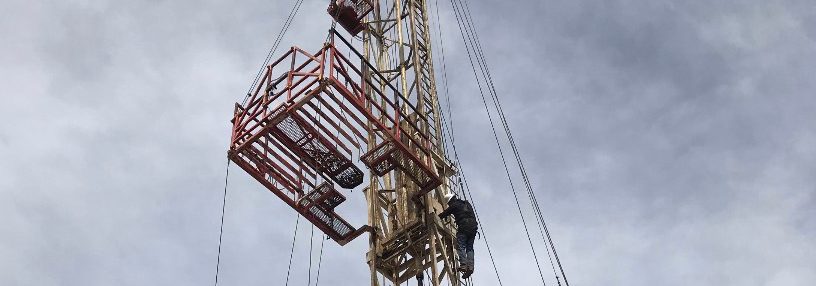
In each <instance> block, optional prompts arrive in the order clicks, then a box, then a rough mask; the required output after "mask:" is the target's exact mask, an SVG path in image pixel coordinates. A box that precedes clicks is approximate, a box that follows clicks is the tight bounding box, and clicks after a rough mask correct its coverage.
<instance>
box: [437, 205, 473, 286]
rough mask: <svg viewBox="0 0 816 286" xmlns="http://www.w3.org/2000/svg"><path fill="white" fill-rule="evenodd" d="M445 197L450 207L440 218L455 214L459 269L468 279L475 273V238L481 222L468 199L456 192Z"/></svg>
mask: <svg viewBox="0 0 816 286" xmlns="http://www.w3.org/2000/svg"><path fill="white" fill-rule="evenodd" d="M445 198H446V199H448V208H447V209H445V210H444V211H443V212H442V213H440V214H439V218H441V219H444V218H446V217H447V216H449V215H453V216H454V218H455V219H456V229H457V231H456V242H457V250H458V252H459V261H460V266H459V269H458V270H459V271H461V272H462V273H463V275H462V278H465V279H467V278H468V277H470V275H471V274H473V240H474V239H476V231H477V230H478V229H479V224H478V223H477V222H476V215H475V214H474V212H473V206H471V205H470V203H469V202H468V201H466V200H462V199H459V198H458V197H456V195H454V194H448V195H446V196H445Z"/></svg>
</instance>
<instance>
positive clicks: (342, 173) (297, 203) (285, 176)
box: [230, 32, 441, 244]
mask: <svg viewBox="0 0 816 286" xmlns="http://www.w3.org/2000/svg"><path fill="white" fill-rule="evenodd" d="M334 39H339V42H337V43H339V46H340V47H341V48H342V50H340V49H338V47H337V46H335V41H334ZM344 52H345V53H349V54H350V55H351V56H352V58H353V59H354V60H355V61H359V62H360V63H361V68H358V67H357V66H355V65H354V64H353V63H352V61H351V60H349V58H347V57H346V56H344ZM364 74H365V75H370V76H363V75H364ZM372 78H373V79H374V81H376V82H372ZM234 116H235V117H234V118H233V120H232V122H233V129H232V143H231V145H230V159H231V160H232V161H234V162H235V163H236V164H238V165H239V166H241V168H243V169H244V170H245V171H247V172H248V173H249V174H250V175H252V176H253V177H254V178H255V179H257V180H258V181H259V182H261V183H262V184H263V185H264V186H265V187H267V188H268V189H269V190H270V191H272V192H273V193H275V194H276V195H277V196H278V197H280V198H281V199H282V200H283V201H285V202H286V203H287V204H289V205H290V206H291V207H292V208H294V209H295V210H297V211H298V212H300V213H301V214H303V215H304V216H305V217H306V218H307V219H309V221H311V222H312V223H313V224H315V225H316V226H318V228H320V229H321V230H322V231H323V232H325V233H326V234H327V235H329V237H331V238H332V239H334V240H335V241H338V242H339V243H341V244H343V243H345V242H348V241H349V240H351V239H353V238H354V237H356V236H357V235H359V234H360V233H361V230H357V229H354V228H353V227H352V226H351V225H350V224H348V223H347V222H346V221H345V220H343V219H342V218H341V217H340V216H339V215H337V214H336V213H335V212H334V208H335V207H336V206H337V205H339V204H340V203H342V202H343V201H344V200H345V198H343V197H342V195H340V194H339V192H337V191H336V190H335V189H334V188H333V187H332V184H331V182H335V183H337V184H338V185H339V186H341V187H343V188H349V189H350V188H354V187H357V186H359V185H361V184H362V183H363V182H364V181H366V178H364V177H365V176H364V175H363V172H362V171H361V169H360V167H361V166H366V167H368V168H370V169H372V170H373V171H374V173H375V174H377V175H379V176H382V175H384V174H386V173H387V172H389V171H391V170H394V169H396V168H400V169H401V170H403V171H405V173H407V174H408V176H409V177H410V178H411V179H412V180H413V181H414V182H415V183H416V185H417V187H418V188H417V189H419V192H418V193H417V194H416V195H417V196H419V195H422V194H425V193H427V192H429V191H430V190H432V189H434V188H436V187H437V186H439V185H440V184H441V181H440V179H439V177H438V176H437V175H436V173H435V172H434V171H433V169H432V168H431V167H430V166H432V164H431V159H430V158H431V154H430V151H429V148H430V141H429V140H430V139H429V137H428V135H427V134H425V132H426V131H423V130H422V129H420V128H419V126H427V118H426V117H425V116H423V115H422V114H421V113H420V112H418V111H417V109H416V107H414V105H413V104H412V103H411V102H410V101H409V100H408V99H406V98H405V97H404V96H403V95H402V94H400V93H399V92H398V91H397V89H396V88H394V87H393V86H392V85H391V84H390V83H389V82H388V80H386V79H385V77H383V76H382V75H381V74H380V73H379V72H378V71H376V69H375V68H374V67H373V66H372V65H371V64H370V63H368V62H367V61H365V60H364V59H363V57H362V55H361V54H360V53H359V52H357V51H356V50H354V49H353V48H352V47H351V45H350V44H349V43H348V42H347V41H346V40H345V39H343V38H342V37H341V36H340V35H338V34H337V33H336V32H335V33H334V34H333V36H332V41H331V43H328V44H326V45H325V46H324V47H323V48H322V49H320V50H319V51H318V52H316V53H314V54H310V53H307V52H305V51H303V50H301V49H300V48H297V47H293V48H291V49H290V50H289V51H288V52H287V53H286V54H284V55H283V56H282V57H280V58H279V59H278V60H276V61H275V62H273V63H272V64H270V65H269V66H268V67H267V68H266V72H265V74H264V76H263V77H262V78H261V81H260V83H259V85H258V87H257V88H256V89H255V90H254V92H253V93H252V94H251V96H250V97H249V101H248V102H247V103H246V105H240V104H236V107H235V115H234ZM371 138H373V139H374V143H375V145H374V146H375V147H374V148H371V149H370V150H369V148H368V144H367V143H366V142H368V140H369V139H371ZM421 158H422V159H421ZM355 162H361V163H362V164H356V163H355ZM338 195H340V196H339V197H338ZM330 198H333V199H330ZM340 198H342V199H340ZM326 200H328V201H330V202H331V203H327V201H326Z"/></svg>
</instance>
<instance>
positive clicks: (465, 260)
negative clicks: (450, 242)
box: [456, 231, 476, 269]
mask: <svg viewBox="0 0 816 286" xmlns="http://www.w3.org/2000/svg"><path fill="white" fill-rule="evenodd" d="M475 239H476V234H475V233H473V234H470V233H467V232H464V231H459V232H457V233H456V243H457V246H458V247H457V250H458V251H459V263H460V264H461V265H462V266H464V267H467V268H470V269H473V241H474V240H475Z"/></svg>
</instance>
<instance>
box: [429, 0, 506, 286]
mask: <svg viewBox="0 0 816 286" xmlns="http://www.w3.org/2000/svg"><path fill="white" fill-rule="evenodd" d="M434 6H435V9H436V22H437V31H438V33H439V37H438V39H439V47H440V50H441V55H442V57H441V63H442V77H443V85H444V87H445V93H444V94H445V100H446V103H447V104H446V105H447V113H448V116H447V117H448V118H450V126H448V122H447V120H446V116H445V112H444V110H442V112H440V113H439V114H440V117H441V120H442V127H443V128H442V129H443V132H444V131H447V133H448V136H449V137H450V140H451V141H450V144H448V142H446V140H445V136H442V141H443V142H442V144H443V146H444V148H445V149H448V145H450V147H451V149H452V150H453V155H454V160H455V164H456V169H457V170H458V171H459V176H460V178H461V179H460V182H459V183H460V186H459V187H460V189H461V191H462V194H463V195H464V196H465V197H466V198H468V199H469V200H470V202H471V205H472V207H473V212H474V216H475V217H476V222H477V223H478V224H479V225H480V226H482V231H481V236H482V237H483V238H484V242H485V247H486V248H487V253H488V256H489V257H490V262H491V264H492V266H493V271H494V272H495V274H496V280H497V281H498V282H499V285H500V286H502V285H503V284H502V281H501V275H500V274H499V269H498V267H497V266H496V260H495V259H494V258H493V251H492V249H491V248H490V242H489V240H488V238H487V233H486V230H485V229H484V225H483V224H482V222H481V219H480V218H479V213H478V210H477V208H476V204H475V201H474V200H473V196H472V194H471V192H470V188H469V186H468V184H467V177H466V176H465V173H464V170H463V168H462V166H461V163H460V161H459V154H458V152H457V150H456V144H455V142H456V137H455V136H454V134H453V131H452V128H453V118H452V117H451V103H450V93H449V91H450V90H449V85H448V72H447V62H446V60H445V44H444V38H443V37H442V21H441V20H440V18H439V1H438V0H437V1H434ZM436 105H437V106H436V108H438V109H440V110H441V109H442V108H441V106H440V102H439V100H437V101H436ZM445 153H448V154H449V153H450V152H448V151H447V150H446V152H445ZM462 181H464V185H462V184H461V183H462ZM466 186H468V187H467V188H466ZM469 280H470V283H469V284H470V285H473V281H472V278H469Z"/></svg>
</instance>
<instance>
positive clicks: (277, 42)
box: [241, 0, 303, 105]
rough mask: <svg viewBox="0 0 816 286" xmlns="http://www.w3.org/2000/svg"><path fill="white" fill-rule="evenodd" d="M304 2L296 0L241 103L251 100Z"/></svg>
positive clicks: (244, 103)
mask: <svg viewBox="0 0 816 286" xmlns="http://www.w3.org/2000/svg"><path fill="white" fill-rule="evenodd" d="M302 4H303V0H295V4H294V5H293V6H292V9H291V10H290V11H289V16H287V17H286V20H285V21H284V23H283V26H281V29H280V31H279V32H278V35H277V36H276V37H275V41H274V42H273V44H272V47H271V48H270V49H269V52H268V53H267V54H266V59H264V62H263V64H262V65H261V68H259V69H258V73H257V74H256V75H255V79H254V80H253V81H252V84H251V85H250V86H249V89H248V90H247V93H246V96H245V97H244V100H243V101H242V102H241V105H246V103H247V100H249V97H250V95H251V94H252V91H253V90H254V89H255V87H256V86H257V84H258V81H260V79H261V75H262V74H263V70H264V67H266V65H267V64H269V61H270V60H271V59H272V55H274V54H275V52H276V51H277V50H278V46H279V45H280V43H281V41H282V40H283V36H284V35H286V32H287V31H289V27H290V26H291V25H292V20H293V19H294V18H295V16H296V15H297V13H298V11H300V6H301V5H302Z"/></svg>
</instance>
